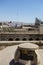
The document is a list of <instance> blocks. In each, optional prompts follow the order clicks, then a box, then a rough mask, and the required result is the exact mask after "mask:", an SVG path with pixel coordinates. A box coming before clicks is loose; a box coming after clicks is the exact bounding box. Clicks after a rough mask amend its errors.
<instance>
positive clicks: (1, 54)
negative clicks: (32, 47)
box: [0, 45, 43, 65]
mask: <svg viewBox="0 0 43 65" xmlns="http://www.w3.org/2000/svg"><path fill="white" fill-rule="evenodd" d="M16 49H17V45H15V46H9V47H7V48H5V49H3V50H0V65H22V64H20V63H19V64H14V60H13V59H14V53H15V50H16ZM39 54H40V56H41V59H40V60H41V64H40V65H43V49H39Z"/></svg>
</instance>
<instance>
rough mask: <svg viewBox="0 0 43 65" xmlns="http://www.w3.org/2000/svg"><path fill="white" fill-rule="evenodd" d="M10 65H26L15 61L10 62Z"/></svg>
mask: <svg viewBox="0 0 43 65" xmlns="http://www.w3.org/2000/svg"><path fill="white" fill-rule="evenodd" d="M9 65H24V64H22V63H19V62H17V63H15V61H14V59H12V60H11V61H10V63H9Z"/></svg>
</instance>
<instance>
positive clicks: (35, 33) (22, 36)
mask: <svg viewBox="0 0 43 65" xmlns="http://www.w3.org/2000/svg"><path fill="white" fill-rule="evenodd" d="M33 40H35V41H39V40H43V21H41V20H39V19H37V18H36V20H35V24H34V25H32V24H31V25H29V24H22V25H20V26H19V25H17V24H16V25H15V26H8V25H6V24H5V23H4V24H2V23H0V41H33Z"/></svg>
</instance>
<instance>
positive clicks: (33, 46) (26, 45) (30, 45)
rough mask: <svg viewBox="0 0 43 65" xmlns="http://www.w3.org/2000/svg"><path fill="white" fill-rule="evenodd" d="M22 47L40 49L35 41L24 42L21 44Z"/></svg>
mask: <svg viewBox="0 0 43 65" xmlns="http://www.w3.org/2000/svg"><path fill="white" fill-rule="evenodd" d="M19 47H20V48H25V49H31V50H35V49H38V48H39V46H38V45H36V44H33V43H22V44H20V45H19Z"/></svg>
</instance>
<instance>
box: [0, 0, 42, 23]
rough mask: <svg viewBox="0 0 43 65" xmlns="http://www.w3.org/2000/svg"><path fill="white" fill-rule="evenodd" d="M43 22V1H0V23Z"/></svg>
mask: <svg viewBox="0 0 43 65" xmlns="http://www.w3.org/2000/svg"><path fill="white" fill-rule="evenodd" d="M35 17H38V18H39V19H41V20H43V0H0V21H10V20H11V21H20V22H26V23H27V22H28V23H34V21H35Z"/></svg>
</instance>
